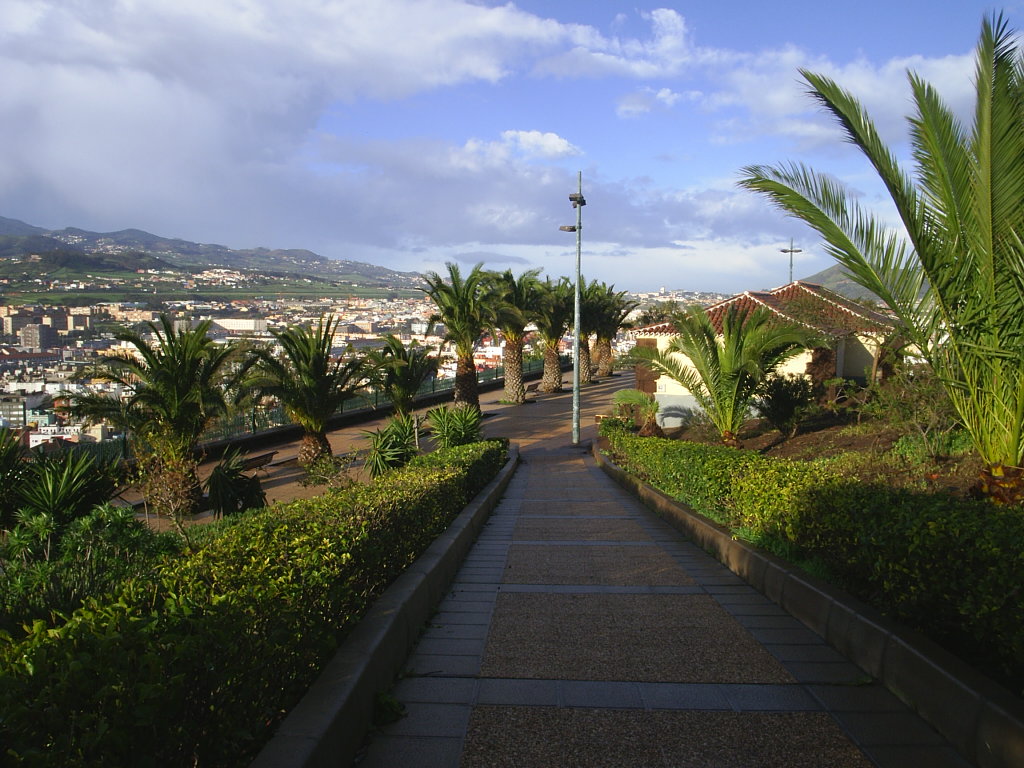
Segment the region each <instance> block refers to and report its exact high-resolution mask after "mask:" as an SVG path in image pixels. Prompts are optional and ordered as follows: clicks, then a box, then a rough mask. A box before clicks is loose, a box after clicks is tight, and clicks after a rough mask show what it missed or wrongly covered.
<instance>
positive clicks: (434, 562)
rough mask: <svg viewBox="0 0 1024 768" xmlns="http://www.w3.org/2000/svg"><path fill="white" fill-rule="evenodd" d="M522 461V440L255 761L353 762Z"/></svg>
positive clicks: (294, 767)
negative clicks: (382, 700)
mask: <svg viewBox="0 0 1024 768" xmlns="http://www.w3.org/2000/svg"><path fill="white" fill-rule="evenodd" d="M518 462H519V448H518V446H515V445H510V446H509V459H508V461H507V462H506V464H505V466H504V467H503V468H502V469H501V471H500V472H499V473H498V476H497V477H496V478H494V480H492V481H491V483H490V484H489V485H488V486H487V487H486V488H484V490H483V491H481V492H480V493H479V494H478V495H477V497H476V498H475V499H473V501H471V502H470V503H469V505H468V506H467V507H466V508H465V509H464V510H463V511H462V512H461V513H460V514H459V516H458V517H456V518H455V520H454V521H453V522H452V524H451V525H450V526H448V529H447V530H446V531H445V532H444V533H442V534H441V535H440V536H438V538H437V539H435V540H434V542H433V543H432V544H431V545H430V546H429V547H428V548H427V550H426V551H425V552H424V553H423V554H422V555H420V557H419V558H417V560H416V561H415V562H414V563H413V564H412V565H410V566H409V567H408V568H407V569H406V570H405V572H404V573H402V575H401V576H399V577H398V578H397V579H396V580H395V581H394V582H393V583H392V584H391V586H390V587H388V588H387V589H386V590H385V591H384V594H382V595H381V596H380V598H379V599H378V600H377V601H376V602H375V603H374V604H373V606H372V607H371V608H370V610H369V611H368V612H367V614H366V616H364V617H363V618H362V620H361V621H360V622H359V624H358V626H357V627H356V628H355V629H354V630H353V632H352V634H351V635H350V636H349V637H348V639H347V640H346V641H345V642H344V644H343V645H342V646H341V648H339V649H338V652H337V653H336V654H335V655H334V657H333V658H332V659H331V661H330V662H329V663H328V664H327V665H326V666H325V667H324V669H323V670H322V671H321V673H320V676H319V677H318V678H317V680H316V681H315V682H314V683H313V685H312V686H310V688H309V690H308V691H307V692H306V695H305V696H303V698H302V700H301V701H299V703H298V704H297V705H296V706H295V708H294V709H293V710H292V711H291V712H290V713H289V715H288V716H287V717H286V718H285V720H284V722H282V723H281V726H280V727H279V728H278V730H277V733H276V734H275V735H274V737H273V738H272V739H271V740H270V742H269V743H268V744H267V745H266V746H265V747H264V748H263V750H262V751H261V752H260V754H259V755H258V756H257V757H256V760H255V761H253V763H252V766H253V768H319V766H338V765H351V764H352V760H353V758H354V757H355V754H356V752H357V751H358V749H359V748H360V746H361V745H362V742H363V738H364V737H365V735H366V733H367V731H368V730H369V728H370V726H371V720H372V716H373V704H374V697H375V696H376V694H377V693H379V692H382V691H386V690H388V689H389V688H390V687H391V684H392V682H393V681H394V679H395V675H397V674H398V673H399V672H400V671H401V669H402V665H403V664H404V663H405V660H406V658H407V657H408V655H409V651H410V650H411V648H412V646H413V644H414V643H415V641H416V639H417V638H418V637H419V634H420V631H421V629H422V628H423V625H424V624H425V623H426V622H427V620H428V619H429V618H430V616H431V615H432V614H433V612H434V609H435V607H436V606H437V604H438V603H439V602H440V600H441V597H442V596H443V595H444V592H445V590H447V589H448V585H449V584H450V583H451V581H452V579H453V578H454V577H455V573H456V571H457V570H458V568H459V565H460V563H461V562H462V560H463V559H464V558H465V556H466V554H467V553H468V552H469V548H470V547H471V546H472V545H473V542H474V541H475V540H476V538H477V536H478V535H479V533H480V531H481V529H482V528H483V526H484V523H485V522H486V521H487V518H488V517H489V515H490V513H491V511H492V510H493V509H494V508H495V507H496V506H497V504H498V501H499V500H500V499H501V496H502V494H503V493H504V492H505V488H506V487H507V486H508V484H509V482H510V481H511V479H512V475H513V474H514V473H515V469H516V465H517V464H518Z"/></svg>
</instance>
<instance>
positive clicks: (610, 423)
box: [597, 416, 636, 437]
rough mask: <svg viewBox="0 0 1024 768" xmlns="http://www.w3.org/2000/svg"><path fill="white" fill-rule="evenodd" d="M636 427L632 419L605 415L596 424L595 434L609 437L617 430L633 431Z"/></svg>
mask: <svg viewBox="0 0 1024 768" xmlns="http://www.w3.org/2000/svg"><path fill="white" fill-rule="evenodd" d="M635 431H636V428H635V426H634V424H633V420H632V419H623V418H621V417H619V416H605V417H604V418H603V419H601V423H600V424H598V425H597V434H598V435H600V436H601V437H611V435H612V434H614V433H617V432H626V433H629V432H635Z"/></svg>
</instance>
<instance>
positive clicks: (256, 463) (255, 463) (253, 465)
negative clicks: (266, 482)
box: [242, 451, 277, 472]
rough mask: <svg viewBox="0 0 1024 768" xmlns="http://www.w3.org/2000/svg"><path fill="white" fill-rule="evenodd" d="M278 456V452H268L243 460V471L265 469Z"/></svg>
mask: <svg viewBox="0 0 1024 768" xmlns="http://www.w3.org/2000/svg"><path fill="white" fill-rule="evenodd" d="M276 455H277V451H267V452H266V453H259V454H256V455H255V456H246V457H245V458H244V459H243V460H242V471H243V472H248V471H249V470H250V469H265V468H266V467H267V465H268V464H270V462H271V460H272V459H273V458H274V456H276Z"/></svg>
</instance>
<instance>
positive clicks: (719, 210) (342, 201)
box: [0, 0, 1020, 293]
mask: <svg viewBox="0 0 1024 768" xmlns="http://www.w3.org/2000/svg"><path fill="white" fill-rule="evenodd" d="M1002 9H1003V10H1004V12H1005V14H1006V17H1007V19H1008V21H1009V22H1010V23H1011V25H1014V26H1015V25H1016V23H1017V21H1018V20H1019V16H1020V14H1019V11H1020V4H1019V3H1009V4H1005V5H1003V6H1002ZM992 10H993V9H992V6H990V5H988V4H984V3H980V2H973V0H972V1H971V2H963V3H958V4H955V7H950V8H943V9H942V10H941V12H937V11H936V8H935V6H934V4H932V3H926V2H923V1H922V0H910V1H908V2H903V3H899V4H891V3H888V4H882V3H881V2H877V1H874V0H873V1H871V2H865V3H861V4H859V5H858V6H857V7H856V8H851V7H822V6H821V4H817V3H811V2H794V3H789V4H786V6H785V7H784V8H775V7H766V6H765V5H764V4H761V3H755V2H752V0H742V1H740V2H737V3H733V4H731V5H730V13H729V15H728V16H725V15H724V14H721V13H720V12H718V11H717V9H716V8H715V7H709V6H707V5H706V4H698V3H683V2H675V3H661V4H647V5H643V6H640V7H638V8H634V7H632V6H630V7H629V8H628V9H622V10H620V9H619V7H618V6H617V5H615V6H611V5H605V4H594V3H589V2H584V1H583V0H576V1H574V2H564V3H560V4H558V6H557V7H555V8H552V7H549V4H547V3H542V2H540V0H527V1H526V2H519V3H516V4H514V5H513V4H501V3H494V2H468V1H467V2H463V1H460V0H431V1H430V2H422V1H421V2H413V1H412V0H378V1H377V2H375V3H373V4H357V3H354V2H319V1H317V0H299V1H297V2H295V3H289V4H288V5H287V6H281V5H280V4H276V3H271V2H269V0H245V1H244V2H243V1H242V0H239V2H234V3H231V4H225V5H223V6H218V7H216V8H210V7H209V5H208V4H206V3H201V2H198V0H180V1H179V2H175V3H168V2H153V3H147V4H134V3H127V2H119V1H118V0H103V1H102V2H96V3H90V4H87V5H83V4H72V5H67V6H65V5H63V4H57V3H48V2H24V1H22V0H0V12H2V14H3V17H4V18H5V28H4V29H2V30H0V63H2V66H0V114H4V115H5V119H4V120H3V121H0V126H2V127H0V169H2V170H0V215H3V216H8V217H11V218H16V219H21V220H23V221H26V222H28V223H31V224H34V225H37V226H41V227H45V228H51V229H59V228H62V227H66V226H76V227H82V228H86V229H90V230H94V231H115V230H120V229H125V228H132V227H135V228H139V229H144V230H147V231H150V232H153V233H155V234H159V235H161V236H166V237H180V238H183V239H187V240H193V241H197V242H216V243H222V244H224V245H227V246H229V247H232V248H250V247H257V246H263V247H269V248H308V249H310V250H312V251H315V252H317V253H320V254H321V255H324V256H328V257H331V258H347V259H352V260H356V261H365V262H369V263H373V264H379V265H382V266H387V267H390V268H392V269H397V270H403V271H425V270H437V271H442V270H443V265H444V262H446V261H457V262H459V263H461V264H464V265H471V264H474V263H476V262H480V261H482V262H484V263H485V266H487V267H488V268H490V269H505V268H511V269H513V270H514V271H515V272H521V271H523V270H525V269H528V268H532V267H541V268H543V269H544V270H545V272H546V273H547V274H550V275H553V276H557V275H563V274H570V273H571V271H572V269H573V267H572V263H573V259H574V248H575V240H574V238H572V237H570V236H566V235H564V233H560V232H559V231H558V227H559V225H563V224H570V223H572V220H573V219H574V214H573V211H572V209H571V207H570V205H569V202H568V194H569V193H570V192H573V191H575V181H576V173H577V172H578V171H582V173H583V186H584V194H585V196H586V199H587V202H588V205H587V207H586V208H585V210H584V212H583V225H584V230H583V271H584V274H585V276H586V277H587V278H590V279H598V280H601V281H603V282H607V283H614V284H615V285H616V287H618V288H620V289H627V290H632V291H640V290H657V288H658V287H659V286H662V285H664V286H667V287H669V288H683V289H689V290H705V291H717V292H722V293H735V292H739V291H742V290H747V289H750V290H756V289H760V288H770V287H774V286H778V285H781V284H783V283H785V282H787V280H788V270H789V257H788V255H787V254H785V253H782V252H780V251H781V250H782V249H784V248H788V247H789V244H790V239H791V238H792V239H793V241H794V245H795V247H796V248H799V249H800V252H799V253H797V254H795V259H794V277H797V278H799V277H802V276H807V275H810V274H813V273H815V272H818V271H821V270H822V269H825V268H827V267H828V266H830V265H831V260H830V259H828V257H826V256H825V255H824V252H823V249H822V248H821V247H820V244H819V242H818V240H817V238H816V237H815V236H813V233H811V232H810V231H809V230H807V229H806V227H804V226H803V225H802V224H799V223H798V222H795V221H791V220H786V219H784V218H783V217H782V216H781V215H780V214H778V213H776V212H775V211H773V210H772V209H770V208H769V207H768V205H767V204H766V203H765V202H764V201H763V200H760V199H758V198H756V197H755V196H754V195H752V194H750V193H747V192H744V191H741V190H739V189H738V188H737V187H736V186H735V181H736V179H737V177H738V173H739V170H740V168H741V167H743V166H744V165H748V164H752V163H778V162H788V161H800V162H807V163H808V164H810V165H811V166H813V167H815V168H817V169H819V170H823V171H828V172H831V173H834V174H835V175H836V176H837V177H838V178H840V179H841V180H842V181H844V182H845V183H847V184H849V185H851V187H852V188H853V189H854V190H855V194H857V195H858V196H859V198H860V200H861V201H862V202H863V203H865V204H867V205H869V206H872V207H876V208H877V209H878V210H881V211H883V212H885V211H887V210H888V209H887V208H886V206H885V203H884V195H883V193H882V191H881V190H880V189H879V188H878V186H877V183H875V182H874V181H873V179H872V174H871V170H870V168H869V167H868V166H867V164H866V163H865V162H864V161H863V160H862V159H861V158H860V157H859V156H857V155H856V154H855V153H854V151H853V150H852V149H850V148H849V147H848V146H845V145H844V144H843V142H842V138H841V136H840V134H839V132H838V130H837V129H836V128H835V127H834V126H832V125H831V124H830V123H829V122H828V120H827V119H825V117H824V116H823V115H821V114H820V112H819V110H818V109H817V108H816V106H815V104H814V102H813V101H812V100H811V99H810V98H809V97H807V96H806V94H805V93H804V92H803V91H804V89H803V88H802V87H801V85H800V83H799V73H798V70H799V68H801V67H804V68H808V69H811V70H813V71H818V72H824V73H826V74H828V75H830V76H832V77H834V78H835V79H836V80H837V81H838V82H839V83H840V84H842V85H844V86H846V87H848V88H849V89H850V90H852V91H853V92H854V93H855V94H856V95H857V96H858V97H860V98H861V99H862V100H863V101H864V103H865V104H866V106H867V107H868V109H869V111H870V112H871V114H872V115H873V117H874V118H875V119H876V121H877V122H878V125H879V128H880V130H881V132H882V135H883V137H884V138H885V139H886V141H888V142H890V144H891V145H892V146H893V147H894V149H895V151H896V152H897V153H898V154H900V155H901V156H902V157H904V158H905V156H906V155H907V152H908V147H907V143H906V132H905V122H904V119H903V118H904V116H905V115H906V114H907V112H908V111H909V92H908V89H907V87H906V76H905V72H906V70H907V69H908V68H910V69H913V70H915V71H916V72H918V73H919V74H920V75H921V76H923V77H924V78H925V79H926V80H929V81H930V82H932V83H934V84H935V86H936V87H937V89H938V90H939V92H940V93H941V94H942V95H943V96H944V97H945V98H946V99H947V100H948V101H949V102H950V103H951V104H952V105H953V106H954V108H955V109H956V110H957V111H958V113H959V114H961V115H963V116H966V115H967V114H968V113H969V109H970V105H971V95H972V91H973V86H972V82H971V78H972V76H973V49H974V44H975V42H976V39H977V34H978V30H979V29H980V26H981V22H982V19H983V17H984V16H985V15H986V14H988V13H991V11H992Z"/></svg>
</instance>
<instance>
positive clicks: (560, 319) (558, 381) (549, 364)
mask: <svg viewBox="0 0 1024 768" xmlns="http://www.w3.org/2000/svg"><path fill="white" fill-rule="evenodd" d="M540 288H541V290H540V296H539V298H538V301H537V307H536V310H537V311H536V315H535V316H534V322H535V323H536V324H537V333H538V335H539V336H540V343H541V348H542V350H543V352H544V374H543V376H541V380H540V386H539V387H538V389H539V390H540V391H541V392H561V391H562V361H561V359H560V358H559V356H558V343H559V342H560V341H561V340H562V337H564V336H565V332H566V331H567V330H568V329H569V326H570V325H571V324H572V316H573V285H572V283H571V282H569V280H568V279H567V278H564V277H563V278H561V279H560V280H559V281H558V282H557V283H552V282H551V278H546V279H545V280H544V282H543V283H541V284H540Z"/></svg>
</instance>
